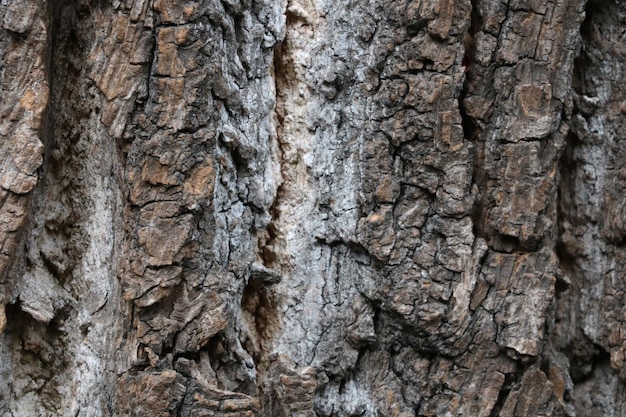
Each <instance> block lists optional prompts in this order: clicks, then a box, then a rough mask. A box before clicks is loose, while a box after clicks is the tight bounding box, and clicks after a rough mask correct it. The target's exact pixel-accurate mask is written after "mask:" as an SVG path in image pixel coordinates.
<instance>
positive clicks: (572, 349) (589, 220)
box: [553, 0, 626, 415]
mask: <svg viewBox="0 0 626 417" xmlns="http://www.w3.org/2000/svg"><path fill="white" fill-rule="evenodd" d="M624 16H626V9H625V8H624V6H623V5H621V4H619V3H617V2H614V1H612V0H592V1H589V2H588V3H587V5H586V19H585V21H584V22H583V23H582V25H581V27H580V34H581V38H582V47H581V50H580V53H579V54H578V56H577V57H576V59H575V67H574V78H573V85H572V90H573V116H572V118H571V120H570V121H569V124H570V133H569V134H568V137H567V142H566V147H565V150H564V152H563V155H562V158H561V160H560V163H559V168H560V178H561V182H560V185H559V195H558V199H559V202H558V210H559V211H558V229H559V230H558V231H559V240H558V243H557V254H558V257H559V267H560V279H559V281H558V282H557V293H556V303H557V307H556V312H555V314H556V317H555V330H554V334H553V339H554V343H555V347H556V348H557V349H559V350H560V351H561V352H563V353H564V354H565V355H566V356H567V358H568V360H569V372H570V375H571V378H572V381H573V387H572V396H573V398H574V402H573V404H574V406H575V408H576V412H577V413H578V415H617V414H616V413H619V411H618V410H619V409H620V408H621V407H623V399H622V397H620V394H619V393H620V392H621V391H622V390H623V387H624V382H623V380H621V379H619V377H618V374H620V375H622V376H623V372H624V371H623V363H624V347H623V340H620V342H617V343H616V340H617V339H622V337H621V336H617V335H618V334H619V335H621V334H623V318H622V317H621V314H622V313H621V310H622V309H621V305H623V297H624V296H623V294H624V286H623V283H622V282H621V281H619V280H618V281H616V280H615V278H614V277H615V276H616V274H617V275H620V276H622V275H623V268H622V266H621V264H622V263H623V259H624V252H623V248H622V247H621V243H622V241H623V236H625V235H626V232H625V229H624V226H623V224H622V221H621V220H617V219H620V218H622V217H621V216H622V214H623V212H622V211H621V210H622V208H621V207H623V203H622V201H623V192H624V188H625V187H624V184H623V182H622V181H620V180H619V179H618V178H620V175H621V174H620V170H619V168H617V165H619V162H617V161H621V160H622V159H623V158H624V153H623V150H622V148H623V146H621V145H620V140H621V137H620V133H618V132H620V131H623V130H624V129H625V128H626V125H625V124H624V122H623V121H622V120H623V118H621V119H620V112H621V113H622V114H623V113H624V110H622V109H621V108H620V101H621V100H623V97H624V92H625V89H624V87H623V85H622V84H621V83H620V82H615V80H621V79H623V77H624V76H625V75H626V68H625V65H624V56H626V53H625V52H626V50H625V49H624V47H623V41H624V39H623V26H624V23H625V18H624ZM618 196H619V197H618ZM618 305H619V306H620V307H617V306H618ZM616 337H617V338H616Z"/></svg>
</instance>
